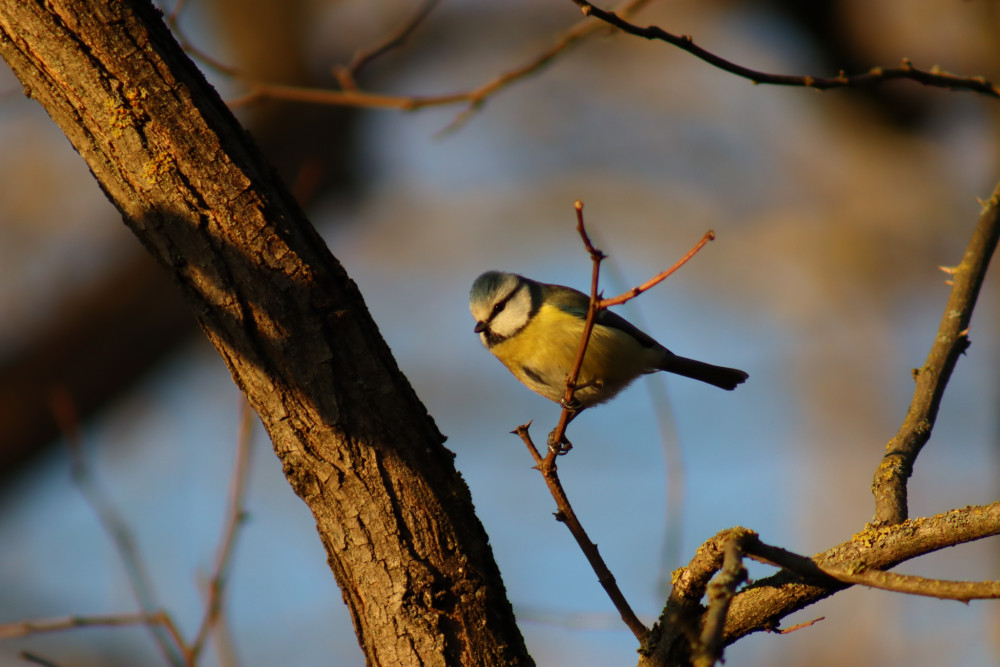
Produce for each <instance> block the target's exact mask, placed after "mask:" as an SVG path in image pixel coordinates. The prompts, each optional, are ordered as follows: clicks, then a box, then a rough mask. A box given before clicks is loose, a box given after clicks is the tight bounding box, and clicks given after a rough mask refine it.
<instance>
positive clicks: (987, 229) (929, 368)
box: [872, 185, 1000, 524]
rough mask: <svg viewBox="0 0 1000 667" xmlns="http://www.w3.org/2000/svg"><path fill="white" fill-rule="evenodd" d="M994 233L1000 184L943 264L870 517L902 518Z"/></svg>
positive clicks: (999, 232) (999, 227) (963, 342)
mask: <svg viewBox="0 0 1000 667" xmlns="http://www.w3.org/2000/svg"><path fill="white" fill-rule="evenodd" d="M998 238H1000V185H997V187H996V189H995V190H994V191H993V194H992V196H991V197H990V198H989V200H988V201H986V202H985V203H984V204H983V209H982V212H981V213H980V216H979V222H978V223H977V224H976V228H975V230H974V231H973V232H972V239H971V240H970V241H969V245H968V246H967V247H966V249H965V254H964V255H963V256H962V261H961V263H960V264H959V265H958V266H956V267H953V268H951V267H950V268H949V270H948V272H949V273H950V274H951V282H952V288H951V294H950V295H949V297H948V302H947V304H945V307H944V315H943V316H942V318H941V324H940V326H939V327H938V330H937V333H936V334H935V337H934V344H933V345H932V346H931V349H930V352H929V353H928V355H927V360H926V361H925V362H924V365H923V366H922V367H921V368H919V369H917V370H916V371H914V377H915V379H916V381H917V386H916V388H915V389H914V392H913V400H912V401H911V402H910V408H909V411H908V412H907V413H906V418H905V419H904V420H903V425H902V426H901V427H900V429H899V432H898V433H897V434H896V436H895V437H894V438H893V439H892V440H890V441H889V444H888V445H886V453H885V456H884V457H883V458H882V462H881V463H880V464H879V466H878V469H877V470H876V471H875V479H874V481H873V482H872V493H873V494H874V495H875V523H877V524H892V523H899V522H900V521H904V520H905V519H906V518H907V514H908V510H907V493H906V482H907V480H908V479H909V477H910V475H911V474H912V473H913V464H914V462H915V461H916V459H917V455H918V454H919V453H920V450H921V448H922V447H923V446H924V445H925V444H926V443H927V441H928V440H929V439H930V437H931V429H932V428H934V422H935V420H936V419H937V413H938V408H939V407H940V405H941V397H942V396H943V395H944V390H945V387H946V386H947V384H948V380H949V379H950V378H951V373H952V371H953V370H954V368H955V364H956V363H957V362H958V358H959V356H961V355H962V353H963V352H965V350H966V348H968V346H969V323H970V321H971V320H972V311H973V309H974V308H975V306H976V299H977V297H978V296H979V288H980V287H981V286H982V284H983V278H984V277H985V276H986V269H987V268H989V264H990V259H991V258H992V256H993V253H994V251H995V250H996V246H997V240H998Z"/></svg>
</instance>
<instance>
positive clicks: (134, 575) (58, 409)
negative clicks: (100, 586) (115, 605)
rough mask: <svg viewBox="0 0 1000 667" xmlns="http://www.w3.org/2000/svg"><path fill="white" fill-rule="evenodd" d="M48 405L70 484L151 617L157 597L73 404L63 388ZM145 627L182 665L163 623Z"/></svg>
mask: <svg viewBox="0 0 1000 667" xmlns="http://www.w3.org/2000/svg"><path fill="white" fill-rule="evenodd" d="M49 402H50V406H51V408H52V412H53V414H54V416H55V418H56V422H57V423H58V424H59V430H60V431H61V432H62V434H63V438H64V439H65V440H66V443H67V444H68V446H69V452H70V459H71V473H72V477H73V481H74V482H76V485H77V487H78V488H79V489H80V493H82V494H83V497H84V498H85V499H86V500H87V502H88V503H89V504H90V506H91V508H92V509H93V510H94V512H95V513H96V514H97V518H98V521H99V522H100V524H101V527H102V528H104V530H105V532H107V534H108V536H109V537H110V538H111V541H112V542H113V543H114V545H115V548H116V549H117V551H118V556H119V558H121V561H122V566H123V567H124V568H125V573H126V575H127V577H128V581H129V584H130V585H131V587H132V594H133V595H134V596H135V600H136V602H137V603H138V604H139V608H140V609H141V610H142V615H143V616H144V617H151V616H152V615H153V614H155V613H156V612H155V610H156V609H157V608H158V607H159V604H158V603H157V601H156V594H155V593H154V592H153V581H152V579H151V578H150V576H149V572H148V571H147V570H146V564H145V563H144V562H143V560H142V557H141V556H140V555H139V551H138V548H137V547H136V544H135V538H134V537H133V535H132V531H131V529H130V528H129V526H128V524H127V523H126V522H125V519H124V518H122V516H121V514H120V513H119V512H118V510H117V508H115V506H114V504H113V503H112V502H111V500H110V499H109V498H108V497H107V496H106V495H105V493H104V491H103V489H102V488H101V487H100V485H99V484H98V482H97V479H96V478H95V476H94V474H93V472H92V471H91V469H90V466H89V465H88V463H87V458H86V456H85V453H84V451H83V439H82V437H81V435H80V419H79V416H78V415H77V411H76V405H75V404H74V402H73V400H72V398H71V397H70V396H69V393H68V392H66V390H65V389H64V388H57V389H56V390H54V391H53V392H52V393H51V394H50V396H49ZM146 625H148V627H149V629H150V632H151V633H152V635H153V639H155V640H156V643H157V645H158V646H159V647H160V651H161V652H162V653H163V655H164V657H166V658H167V661H168V662H169V663H170V664H173V665H182V664H184V661H183V658H182V657H181V655H180V654H179V653H178V652H177V649H176V647H175V646H174V645H173V644H172V643H171V641H170V638H169V637H168V634H167V633H166V632H165V631H164V628H163V626H162V624H157V623H147V624H146ZM183 645H184V644H183V642H179V643H178V644H177V646H182V647H183Z"/></svg>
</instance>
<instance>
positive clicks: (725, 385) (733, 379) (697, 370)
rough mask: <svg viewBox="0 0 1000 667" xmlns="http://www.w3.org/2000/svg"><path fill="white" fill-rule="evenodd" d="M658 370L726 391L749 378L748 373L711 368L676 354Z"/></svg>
mask: <svg viewBox="0 0 1000 667" xmlns="http://www.w3.org/2000/svg"><path fill="white" fill-rule="evenodd" d="M660 368H662V369H663V370H665V371H667V372H668V373H676V374H677V375H683V376H684V377H687V378H691V379H692V380H701V381H702V382H707V383H708V384H711V385H714V386H716V387H719V388H720V389H726V390H727V391H732V390H733V389H736V387H737V385H741V384H743V383H744V382H745V381H746V379H747V378H748V377H750V374H749V373H746V372H744V371H741V370H739V369H737V368H726V367H725V366H713V365H712V364H706V363H705V362H704V361H696V360H694V359H688V358H687V357H681V356H679V355H676V354H671V355H670V356H669V357H668V358H667V359H666V360H665V361H664V363H663V364H662V365H661V366H660Z"/></svg>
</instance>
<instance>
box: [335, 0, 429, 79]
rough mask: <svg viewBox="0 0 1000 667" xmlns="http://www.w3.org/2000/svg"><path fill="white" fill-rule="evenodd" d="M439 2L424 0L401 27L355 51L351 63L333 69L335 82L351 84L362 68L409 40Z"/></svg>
mask: <svg viewBox="0 0 1000 667" xmlns="http://www.w3.org/2000/svg"><path fill="white" fill-rule="evenodd" d="M440 1H441V0H424V1H423V2H422V3H420V6H419V7H417V11H415V12H414V13H413V16H411V17H410V18H409V19H407V20H406V22H405V23H403V24H402V25H401V26H399V27H398V28H397V29H396V30H393V31H392V32H391V33H389V34H388V35H385V36H384V37H383V38H382V39H380V40H379V41H378V42H376V43H375V44H373V45H372V46H369V47H367V48H364V49H360V50H359V51H357V52H356V53H355V54H354V56H353V57H352V58H351V62H349V63H347V65H345V66H343V67H336V68H334V74H335V75H336V76H337V80H338V81H340V82H341V85H343V82H344V78H343V77H345V76H346V77H348V78H349V80H350V81H351V82H353V80H354V78H355V77H356V76H357V75H358V72H360V71H361V69H362V68H363V67H365V66H366V65H368V63H370V62H372V61H373V60H375V59H376V58H378V57H379V56H381V55H383V54H385V53H387V52H389V51H391V50H392V49H394V48H396V47H398V46H400V45H402V44H403V42H405V41H406V40H407V39H409V37H410V35H412V34H413V32H414V31H415V30H416V29H417V28H418V27H419V26H420V24H421V23H423V21H424V19H426V18H427V17H428V16H429V15H430V13H431V12H432V11H433V10H434V8H435V7H436V6H437V5H438V3H439V2H440Z"/></svg>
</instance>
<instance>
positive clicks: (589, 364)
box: [491, 304, 661, 407]
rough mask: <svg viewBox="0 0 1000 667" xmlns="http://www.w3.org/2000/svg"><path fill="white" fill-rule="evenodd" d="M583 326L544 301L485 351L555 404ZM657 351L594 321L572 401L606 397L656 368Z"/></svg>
mask: <svg viewBox="0 0 1000 667" xmlns="http://www.w3.org/2000/svg"><path fill="white" fill-rule="evenodd" d="M583 326H584V321H583V320H582V319H581V318H579V317H577V316H575V315H573V314H571V313H567V312H566V311H564V310H562V309H560V308H558V307H556V306H551V305H548V304H544V305H542V307H541V308H540V309H539V310H538V312H537V313H535V316H534V317H533V318H531V321H530V322H528V324H527V325H526V326H525V327H524V328H523V329H521V331H519V332H518V333H517V334H516V335H514V336H511V337H510V338H508V339H506V340H504V341H502V342H500V343H497V344H496V345H494V346H493V347H492V348H491V352H493V354H494V355H496V357H497V358H498V359H499V360H500V361H501V362H502V363H503V364H504V366H506V367H507V368H508V369H509V370H510V372H512V373H513V374H514V375H515V376H516V377H517V379H518V380H520V381H521V382H522V383H524V384H525V385H526V386H527V387H529V388H530V389H532V390H533V391H536V392H538V393H539V394H541V395H542V396H545V397H546V398H548V399H551V400H553V401H557V402H558V401H561V400H562V398H563V395H564V393H565V391H566V378H567V376H568V375H569V373H570V371H571V370H572V367H573V363H574V362H575V361H576V355H577V353H578V352H579V349H580V339H581V338H582V336H583ZM660 354H661V352H659V351H658V350H657V349H656V348H648V347H643V346H642V345H640V344H639V342H638V341H636V340H635V338H633V337H632V336H630V335H629V334H627V333H626V332H624V331H621V330H619V329H614V328H611V327H605V326H601V325H595V326H594V331H593V334H591V337H590V342H589V343H588V345H587V354H586V356H585V357H584V362H583V368H582V369H581V371H580V377H579V379H578V381H577V385H578V386H580V387H581V388H580V389H578V390H577V392H576V400H578V401H579V402H580V403H581V404H582V406H583V407H588V406H590V405H594V404H595V403H601V402H603V401H606V400H608V399H609V398H611V397H612V396H614V395H615V394H617V393H618V392H619V391H621V390H622V389H624V388H625V387H626V386H627V385H628V384H629V383H630V382H632V380H634V379H635V378H636V377H637V376H638V375H640V374H642V373H648V372H651V371H653V370H656V365H657V360H658V359H659V356H660Z"/></svg>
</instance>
